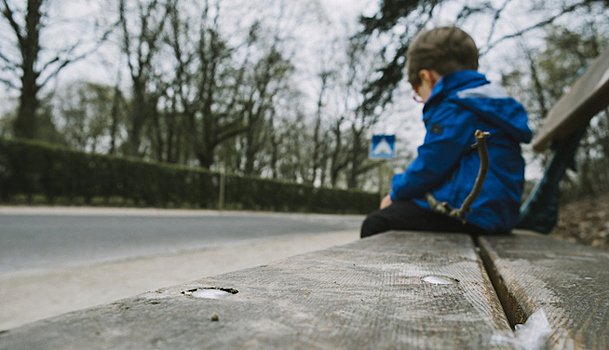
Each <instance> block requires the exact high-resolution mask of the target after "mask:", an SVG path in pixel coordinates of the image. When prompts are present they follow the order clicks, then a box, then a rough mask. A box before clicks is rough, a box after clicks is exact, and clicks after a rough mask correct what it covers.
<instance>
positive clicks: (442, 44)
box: [406, 27, 479, 86]
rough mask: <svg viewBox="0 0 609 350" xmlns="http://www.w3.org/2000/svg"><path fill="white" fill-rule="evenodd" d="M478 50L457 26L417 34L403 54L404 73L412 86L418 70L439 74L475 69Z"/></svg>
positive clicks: (417, 78) (469, 37) (476, 68)
mask: <svg viewBox="0 0 609 350" xmlns="http://www.w3.org/2000/svg"><path fill="white" fill-rule="evenodd" d="M478 56H479V55H478V48H477V47H476V43H475V42H474V39H472V37H471V36H469V34H467V33H466V32H464V31H462V30H461V29H459V28H457V27H441V28H435V29H432V30H427V31H423V32H420V33H419V34H417V35H416V36H415V37H414V39H413V40H412V43H411V44H410V47H409V48H408V53H407V54H406V58H407V61H406V74H407V75H408V82H409V83H410V84H412V85H413V86H414V85H416V83H417V82H418V80H419V72H420V71H421V69H428V70H435V71H436V72H438V74H440V75H445V74H448V73H452V72H456V71H460V70H478Z"/></svg>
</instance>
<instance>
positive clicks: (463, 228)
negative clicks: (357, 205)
mask: <svg viewBox="0 0 609 350" xmlns="http://www.w3.org/2000/svg"><path fill="white" fill-rule="evenodd" d="M477 69H478V49H477V47H476V44H475V43H474V40H473V39H472V38H471V37H470V36H469V35H468V34H467V33H465V32H464V31H462V30H460V29H458V28H455V27H444V28H436V29H433V30H429V31H424V32H421V33H419V34H418V35H417V36H416V37H415V38H414V39H413V42H412V43H411V45H410V48H409V50H408V53H407V63H406V71H407V75H408V82H410V84H411V85H412V87H413V89H414V91H415V94H416V95H415V99H417V98H418V100H419V101H420V102H424V103H425V105H424V107H423V121H424V122H425V126H426V130H427V131H426V135H425V141H424V142H423V144H422V145H421V146H420V147H419V148H418V156H417V158H416V159H415V160H414V161H413V162H412V163H411V164H410V165H409V166H408V168H407V169H406V171H405V172H403V173H400V174H396V175H394V176H393V180H392V183H391V192H390V193H389V194H388V195H387V196H386V197H385V198H384V199H383V200H382V201H381V210H379V211H377V212H375V213H373V214H371V215H370V216H368V218H367V219H366V220H365V221H364V223H363V224H362V229H361V237H362V238H363V237H367V236H371V235H374V234H377V233H381V232H385V231H389V230H424V231H444V232H446V231H450V232H464V233H469V234H473V235H480V234H485V233H488V234H496V233H508V232H509V231H510V230H511V229H512V228H513V227H514V226H515V225H516V221H517V219H518V215H519V207H520V198H521V196H522V189H523V186H524V160H523V158H522V155H521V150H520V143H528V142H529V141H530V140H531V136H532V135H531V130H530V129H529V127H528V126H527V114H526V111H525V110H524V108H523V107H522V105H520V104H519V103H518V102H516V101H515V100H514V99H512V98H509V97H508V96H507V95H506V93H505V90H504V89H503V88H501V87H499V86H496V85H493V84H490V83H489V81H488V80H486V78H485V76H484V75H482V74H480V73H478V72H477V71H476V70H477ZM478 129H479V130H482V131H485V132H489V133H490V137H489V138H488V139H487V140H486V144H487V146H488V153H489V159H490V167H489V170H488V173H487V176H486V180H485V182H484V185H483V187H482V192H481V194H480V195H479V196H478V198H477V199H476V200H475V201H474V203H473V205H472V207H471V209H472V211H471V213H469V214H467V215H466V218H465V220H466V223H465V224H463V223H462V222H461V221H460V220H458V219H454V218H451V217H448V216H446V215H444V214H440V213H438V212H434V211H433V210H432V209H430V206H429V204H428V203H427V201H426V200H425V199H424V198H425V195H426V193H431V194H432V195H433V196H434V197H435V199H436V200H437V201H438V202H447V203H448V204H449V205H450V206H451V207H453V208H459V207H460V206H461V204H462V203H463V201H464V199H465V198H466V197H467V196H468V194H469V193H470V192H471V190H472V187H473V185H474V182H475V181H476V176H477V174H478V171H479V167H480V156H479V154H478V151H477V150H476V149H473V148H472V147H471V146H472V144H474V143H476V140H475V138H474V133H475V131H476V130H478Z"/></svg>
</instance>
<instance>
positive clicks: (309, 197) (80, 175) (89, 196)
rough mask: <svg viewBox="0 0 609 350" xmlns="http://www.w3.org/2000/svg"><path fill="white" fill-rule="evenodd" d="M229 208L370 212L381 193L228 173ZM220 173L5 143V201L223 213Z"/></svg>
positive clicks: (0, 190) (0, 143)
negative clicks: (113, 202)
mask: <svg viewBox="0 0 609 350" xmlns="http://www.w3.org/2000/svg"><path fill="white" fill-rule="evenodd" d="M225 184H226V186H225V207H226V208H229V209H246V210H270V211H290V212H315V213H357V214H365V213H369V212H371V211H373V210H374V209H375V208H377V207H378V195H377V194H372V193H363V192H355V191H345V190H333V189H327V188H315V187H313V186H307V185H300V184H295V183H286V182H280V181H274V180H268V179H259V178H251V177H243V176H235V175H226V176H225ZM219 185H220V174H218V173H214V172H209V171H206V170H203V169H192V168H186V167H181V166H175V165H167V164H158V163H150V162H145V161H142V160H138V159H128V158H119V157H110V156H105V155H99V154H89V153H84V152H80V151H74V150H70V149H66V148H60V147H55V146H49V145H47V144H42V143H38V142H33V141H24V140H6V139H0V201H2V202H5V203H7V202H11V201H12V200H13V199H14V198H16V197H17V196H25V197H26V198H28V200H29V201H30V202H31V201H32V198H35V197H42V198H44V200H45V201H46V202H48V203H51V204H52V203H56V202H57V200H62V201H63V202H67V203H70V204H74V203H79V201H80V202H84V203H87V204H90V203H92V201H93V200H94V199H95V200H101V201H102V202H103V203H106V204H107V203H110V202H111V200H112V199H113V198H119V199H121V201H122V203H123V204H125V203H131V204H133V205H137V206H151V207H168V206H172V207H194V208H217V206H218V195H219Z"/></svg>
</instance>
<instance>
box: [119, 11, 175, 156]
mask: <svg viewBox="0 0 609 350" xmlns="http://www.w3.org/2000/svg"><path fill="white" fill-rule="evenodd" d="M129 4H130V3H127V2H126V0H119V2H118V13H119V27H120V29H121V36H122V52H123V54H124V55H125V56H126V57H127V65H128V67H129V72H130V75H131V83H132V87H131V90H132V102H131V110H130V113H129V123H130V125H129V130H128V133H129V138H128V140H127V154H129V155H131V156H137V157H141V156H143V151H142V150H141V146H142V137H143V132H144V128H145V126H146V125H147V124H148V123H149V122H150V121H151V120H152V119H153V118H155V117H157V116H156V114H158V109H157V102H158V100H159V99H160V96H161V94H162V92H161V91H160V89H158V86H157V85H156V83H158V80H156V73H155V69H156V68H157V66H156V65H155V63H156V62H155V61H154V59H155V58H156V56H157V55H158V53H159V50H160V43H161V36H162V34H163V30H164V28H165V23H166V22H167V18H168V16H169V9H170V8H171V6H172V5H173V2H172V0H165V1H163V0H149V1H137V6H136V9H130V8H129V7H128V5H129Z"/></svg>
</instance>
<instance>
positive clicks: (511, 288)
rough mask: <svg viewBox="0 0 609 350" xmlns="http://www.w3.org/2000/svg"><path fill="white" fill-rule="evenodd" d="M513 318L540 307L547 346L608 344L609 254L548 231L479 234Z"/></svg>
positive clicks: (522, 317) (603, 346)
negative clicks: (547, 329) (547, 331)
mask: <svg viewBox="0 0 609 350" xmlns="http://www.w3.org/2000/svg"><path fill="white" fill-rule="evenodd" d="M480 248H481V251H482V256H483V258H484V259H485V260H488V264H489V265H490V266H489V273H490V274H491V278H493V279H496V281H495V284H496V287H497V290H498V293H499V295H500V297H501V298H502V302H503V304H504V306H506V309H507V311H508V315H509V316H510V319H511V322H512V323H523V322H524V321H525V320H526V319H527V318H528V317H529V316H531V315H532V314H533V313H534V312H535V311H537V310H538V309H540V308H541V309H543V310H544V311H545V314H546V315H547V318H548V322H549V323H550V326H551V327H552V333H551V336H550V338H549V340H548V345H549V347H550V348H552V349H609V253H606V252H603V251H600V250H596V249H593V248H589V247H585V246H582V245H579V244H574V243H570V242H566V241H562V240H558V239H554V238H551V237H547V236H541V235H534V234H516V235H511V236H500V237H491V236H488V237H482V238H480Z"/></svg>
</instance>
